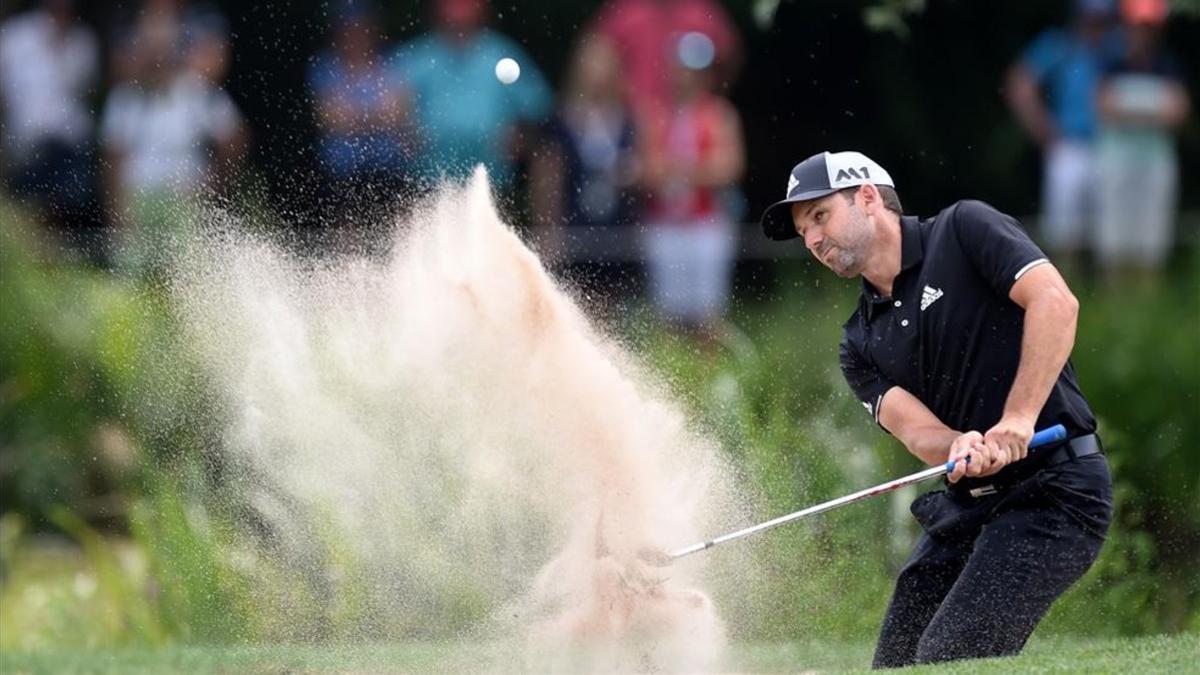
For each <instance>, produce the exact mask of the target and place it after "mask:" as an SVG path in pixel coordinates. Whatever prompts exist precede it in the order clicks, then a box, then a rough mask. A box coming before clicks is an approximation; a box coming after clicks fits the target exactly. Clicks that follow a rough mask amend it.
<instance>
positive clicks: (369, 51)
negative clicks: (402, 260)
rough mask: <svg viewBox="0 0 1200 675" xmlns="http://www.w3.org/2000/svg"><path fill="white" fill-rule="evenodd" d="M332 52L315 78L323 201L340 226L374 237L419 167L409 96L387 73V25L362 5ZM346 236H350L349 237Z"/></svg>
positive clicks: (345, 19)
mask: <svg viewBox="0 0 1200 675" xmlns="http://www.w3.org/2000/svg"><path fill="white" fill-rule="evenodd" d="M335 24H336V25H335V27H334V35H333V45H332V48H330V49H327V50H325V51H322V52H321V53H320V54H318V55H317V58H316V61H315V62H314V63H313V65H312V68H311V70H310V72H309V84H310V86H311V87H312V89H313V91H314V92H315V94H316V106H317V117H318V122H319V125H320V131H319V136H320V140H319V142H320V156H321V168H322V171H323V173H324V174H325V181H324V184H323V185H322V196H323V200H324V201H326V203H327V204H329V205H330V206H332V207H333V209H334V214H335V218H336V219H337V220H338V223H337V225H339V226H343V227H350V228H352V229H353V230H362V232H361V233H360V234H366V233H368V232H369V231H373V230H374V229H375V228H374V226H375V225H378V224H382V222H383V221H384V215H385V209H386V208H388V207H390V206H391V204H392V203H394V201H395V200H396V198H397V196H398V194H399V193H401V192H403V189H404V178H405V177H406V175H407V172H408V170H409V168H410V167H409V162H410V160H411V154H412V150H411V142H412V132H411V128H410V117H411V112H410V102H409V96H408V92H407V91H406V90H405V88H404V87H403V86H402V85H401V83H400V81H399V77H398V74H397V73H396V72H395V71H394V70H393V69H390V68H388V67H387V66H386V64H385V63H384V58H383V56H382V54H381V52H380V49H379V41H380V37H379V33H378V30H379V22H378V19H377V17H376V15H375V14H374V13H373V12H370V11H368V10H367V9H366V8H364V7H363V6H362V5H360V4H356V5H352V6H350V7H349V8H347V9H345V10H343V12H342V14H341V15H340V16H338V17H337V19H336V20H335ZM344 231H345V230H344Z"/></svg>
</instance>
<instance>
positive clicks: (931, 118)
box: [5, 0, 1200, 240]
mask: <svg viewBox="0 0 1200 675" xmlns="http://www.w3.org/2000/svg"><path fill="white" fill-rule="evenodd" d="M19 4H22V5H25V4H28V3H19ZM212 4H213V5H214V6H217V7H219V8H220V9H221V10H222V11H223V13H224V14H225V15H226V16H227V17H228V18H229V21H230V30H231V33H232V35H231V39H232V43H233V55H232V56H233V58H232V63H231V68H230V75H229V80H228V82H227V87H228V89H229V91H230V93H231V95H232V96H233V98H234V100H235V101H236V102H237V103H238V105H239V106H240V107H241V109H242V111H243V113H244V114H245V115H246V118H247V120H248V122H249V124H250V126H251V129H252V131H253V144H252V148H253V150H252V159H253V162H254V164H255V165H256V166H257V167H258V169H259V171H260V172H261V173H262V175H263V177H264V178H265V179H266V182H267V185H268V186H269V194H270V197H271V202H272V203H273V204H274V205H275V206H276V208H277V209H278V210H280V211H281V212H282V214H283V215H284V216H285V218H289V216H290V217H291V218H301V219H303V218H304V217H305V212H306V210H307V209H308V208H310V207H311V206H312V204H311V202H310V200H311V197H310V195H311V194H312V193H313V192H314V191H313V190H311V189H310V188H311V182H312V181H313V180H315V172H314V171H313V167H314V166H315V159H314V156H313V138H314V131H315V127H314V123H313V116H312V106H311V103H312V102H311V99H310V97H309V96H308V95H307V94H306V91H305V73H306V69H307V67H308V64H309V61H310V58H311V57H312V55H313V54H314V53H315V52H316V51H318V50H319V49H320V48H321V47H322V45H323V44H324V42H325V33H326V30H327V26H328V24H329V20H330V16H331V15H332V14H333V13H334V12H335V11H336V8H337V6H338V5H337V3H333V2H318V1H315V0H300V1H295V2H286V1H280V0H276V1H273V2H253V3H243V2H236V1H233V0H221V1H220V2H215V3H212ZM725 4H726V7H727V9H728V10H729V12H730V14H731V15H732V17H733V19H734V21H735V22H737V24H738V25H739V27H740V28H741V32H742V38H743V40H744V48H745V63H744V66H743V68H742V70H741V72H740V76H739V78H738V80H737V81H736V82H735V83H734V84H733V86H732V87H731V90H730V92H729V93H730V96H731V98H732V99H733V101H734V104H735V105H736V107H737V109H738V110H739V112H740V113H741V115H742V122H743V126H744V130H745V135H746V142H747V150H748V160H749V170H748V172H747V175H746V178H745V180H744V182H743V187H744V190H745V192H746V196H747V199H748V200H749V213H748V214H747V217H748V218H754V217H756V216H757V214H758V213H759V211H760V210H761V208H762V207H763V206H764V205H766V204H768V203H770V202H771V201H773V200H775V199H777V198H778V196H779V195H780V194H781V193H782V190H783V187H784V185H785V183H786V181H785V178H784V177H785V176H786V175H787V172H788V170H790V168H791V166H792V165H793V164H795V163H796V162H797V161H799V160H800V159H803V158H804V157H807V156H808V155H810V154H813V153H815V152H819V151H821V150H825V149H829V150H839V149H851V148H853V149H858V150H860V151H863V152H865V153H867V154H868V155H870V156H871V157H873V158H874V159H876V161H879V162H880V163H881V164H883V165H884V166H885V168H887V169H888V171H889V173H891V174H892V177H893V178H894V179H895V180H896V181H897V184H898V187H899V189H900V193H901V196H902V197H903V200H904V203H905V208H906V210H907V211H909V212H912V213H917V214H928V213H931V212H933V211H936V210H938V209H940V208H941V207H943V206H945V205H946V204H948V203H950V202H952V201H954V200H956V199H960V198H963V197H972V198H977V199H983V200H985V201H989V202H992V203H993V204H995V205H997V206H999V207H1000V208H1002V209H1003V210H1006V211H1009V212H1011V213H1014V214H1018V215H1028V214H1034V213H1036V212H1037V210H1038V208H1037V207H1038V193H1039V184H1040V174H1041V170H1040V162H1039V157H1038V152H1037V148H1036V147H1035V146H1034V145H1033V144H1032V143H1031V142H1030V141H1029V140H1028V139H1027V138H1026V137H1025V135H1024V134H1023V133H1022V131H1021V130H1020V128H1019V127H1018V126H1017V124H1016V122H1015V120H1014V119H1013V117H1012V116H1011V115H1010V113H1009V111H1008V109H1007V106H1006V105H1005V103H1004V100H1003V97H1002V92H1001V85H1002V82H1003V77H1004V72H1005V70H1006V68H1007V67H1008V66H1009V64H1010V63H1011V62H1012V60H1013V59H1014V58H1016V57H1017V55H1018V54H1019V53H1020V52H1021V50H1022V49H1023V48H1024V47H1025V45H1027V44H1028V43H1029V42H1030V41H1031V40H1032V39H1033V37H1034V36H1035V35H1037V33H1038V32H1039V31H1041V30H1042V29H1044V28H1047V27H1051V26H1060V25H1063V24H1064V23H1065V22H1066V21H1067V20H1068V19H1069V16H1070V3H1069V2H1063V1H1060V2H993V1H989V0H960V1H952V0H932V1H930V2H928V3H924V4H925V6H924V8H923V9H918V10H916V11H914V12H911V13H905V12H903V11H902V9H901V10H897V15H898V16H899V17H900V18H901V19H902V22H903V23H902V25H901V30H899V31H892V30H886V29H882V30H877V29H872V28H870V27H869V26H868V25H867V21H866V19H865V14H866V12H868V11H871V10H891V9H894V8H896V7H900V8H902V7H903V6H905V5H912V4H916V5H920V4H922V3H919V2H918V3H911V2H909V3H905V2H886V1H882V0H876V1H875V2H863V1H858V2H853V1H852V2H845V1H839V0H812V1H806V2H788V1H787V0H784V1H783V2H781V3H780V5H779V7H778V9H777V11H776V13H775V18H774V22H773V24H772V25H771V26H770V27H769V28H767V29H760V28H759V27H757V26H756V25H755V23H754V20H753V17H752V5H753V3H752V2H746V1H739V2H727V3H725ZM1175 4H1176V9H1181V8H1183V9H1186V5H1187V3H1175ZM600 5H601V3H600V2H595V1H592V2H558V1H554V0H519V1H511V0H510V1H507V2H505V1H496V2H493V3H492V12H493V16H494V17H495V20H494V21H493V23H492V25H493V27H495V28H498V29H500V30H501V31H503V32H505V33H506V34H508V35H509V36H511V37H513V38H514V39H516V40H517V41H519V42H521V43H522V44H523V45H524V46H525V47H526V48H527V50H528V52H529V53H530V54H531V55H532V56H533V58H535V59H536V60H537V67H538V68H540V69H541V70H542V71H543V72H544V73H545V74H546V76H547V77H548V78H549V80H550V81H551V83H552V84H554V85H555V86H557V85H558V83H559V82H560V79H561V76H562V71H563V68H564V66H565V64H566V63H567V56H568V54H569V53H570V50H571V48H572V46H573V44H574V43H575V41H576V39H577V38H578V37H579V35H580V32H581V31H582V30H583V28H584V27H585V26H586V25H587V22H588V20H589V19H590V17H591V16H592V15H593V14H594V13H595V11H596V9H597V8H598V7H599V6H600ZM137 6H138V3H136V2H114V3H108V2H104V3H101V2H84V3H81V5H80V7H79V13H80V14H81V15H82V16H83V17H84V18H85V19H86V20H87V21H88V22H89V23H91V24H92V25H93V26H94V27H96V28H97V29H98V31H99V33H100V36H101V43H102V47H103V48H104V49H105V50H106V51H107V50H109V49H111V47H112V39H113V36H114V35H115V34H116V27H117V26H118V25H119V24H120V22H121V21H122V20H126V19H127V17H129V16H130V15H131V13H132V12H133V11H135V10H136V8H137ZM377 6H378V8H379V14H380V18H381V20H382V21H383V23H384V25H383V31H384V33H385V35H386V36H387V38H389V39H390V40H392V41H399V40H404V39H406V38H408V37H411V36H413V35H415V34H417V33H419V32H422V31H423V30H425V29H426V26H427V23H428V22H427V20H426V19H427V3H422V2H413V1H411V0H409V1H405V2H394V3H379V4H378V5H377ZM12 9H15V8H14V7H11V6H10V5H9V3H6V7H5V10H6V12H5V13H11V11H12ZM1198 29H1200V20H1198V19H1197V18H1196V14H1195V11H1194V10H1192V11H1176V12H1174V13H1173V15H1172V17H1171V19H1170V20H1169V22H1168V27H1167V40H1166V42H1167V44H1168V46H1169V47H1170V48H1171V49H1172V50H1173V51H1174V53H1175V55H1176V57H1177V58H1178V59H1179V60H1180V62H1181V63H1182V64H1183V66H1184V69H1185V71H1186V73H1187V77H1188V82H1189V87H1188V89H1189V91H1190V92H1192V94H1193V98H1196V96H1195V94H1196V92H1197V91H1200V86H1198V84H1200V82H1198V77H1200V67H1198V66H1200V40H1197V39H1195V38H1196V37H1197V36H1200V31H1198ZM102 96H103V92H102V91H101V92H97V106H99V104H100V102H101V101H102ZM1196 104H1197V101H1193V108H1195V106H1196ZM97 109H98V108H97ZM1179 149H1180V156H1181V177H1182V182H1181V190H1180V206H1181V208H1182V209H1184V210H1194V209H1197V208H1200V191H1197V190H1196V189H1194V188H1195V186H1196V185H1197V179H1196V176H1197V175H1200V115H1198V114H1196V112H1195V110H1193V114H1192V116H1191V119H1190V120H1189V122H1188V123H1187V125H1186V126H1185V127H1184V129H1183V130H1182V131H1181V133H1180V135H1179ZM1194 236H1195V233H1194V232H1190V231H1186V232H1181V237H1182V238H1183V239H1185V240H1190V239H1193V238H1194Z"/></svg>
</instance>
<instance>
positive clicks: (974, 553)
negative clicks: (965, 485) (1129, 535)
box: [874, 454, 1112, 668]
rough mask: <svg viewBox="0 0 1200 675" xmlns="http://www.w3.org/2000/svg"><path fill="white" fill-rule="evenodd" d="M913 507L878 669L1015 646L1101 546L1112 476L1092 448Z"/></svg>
mask: <svg viewBox="0 0 1200 675" xmlns="http://www.w3.org/2000/svg"><path fill="white" fill-rule="evenodd" d="M912 512H913V515H914V516H916V518H917V520H918V521H920V523H921V526H922V527H923V528H924V530H925V532H924V533H923V534H922V535H921V538H920V540H919V541H918V542H917V546H916V549H915V550H914V551H913V554H912V556H911V557H910V558H909V560H908V562H907V563H906V564H905V565H904V568H903V569H902V570H901V571H900V577H899V579H898V580H897V581H896V590H895V593H894V594H893V596H892V602H891V605H890V606H889V607H888V611H887V615H886V616H885V617H884V621H883V630H882V631H881V634H880V636H879V645H878V647H877V648H876V650H875V663H874V666H875V667H876V668H894V667H901V666H907V665H912V664H914V663H930V662H937V661H950V660H953V659H967V658H980V657H988V656H1004V655H1009V654H1016V653H1017V652H1019V651H1021V648H1022V647H1024V646H1025V641H1026V640H1027V639H1028V638H1029V635H1030V634H1031V633H1032V632H1033V629H1034V627H1035V626H1036V625H1037V623H1038V622H1039V621H1040V620H1041V619H1042V617H1043V616H1044V615H1045V614H1046V610H1048V609H1050V605H1051V604H1052V603H1053V602H1054V601H1055V599H1057V598H1058V596H1059V595H1061V594H1062V593H1063V591H1065V590H1067V588H1068V587H1069V586H1070V585H1071V584H1073V583H1074V582H1075V581H1076V580H1077V579H1079V577H1081V576H1083V573H1084V572H1086V571H1087V569H1088V568H1089V567H1091V565H1092V562H1093V561H1094V560H1095V559H1096V555H1097V554H1098V553H1099V552H1100V547H1101V545H1102V544H1103V543H1104V537H1105V534H1106V533H1107V531H1108V524H1109V521H1110V520H1111V519H1112V481H1111V479H1110V477H1109V474H1108V464H1107V462H1106V460H1105V458H1104V456H1103V455H1101V454H1096V455H1091V456H1088V457H1081V458H1079V459H1074V460H1071V461H1067V462H1063V463H1062V464H1057V465H1055V466H1051V467H1047V468H1045V469H1043V470H1041V471H1040V472H1038V473H1036V474H1034V475H1033V476H1031V477H1029V478H1027V479H1025V480H1023V481H1021V482H1019V483H1016V484H1014V485H1011V486H1009V487H1007V489H1002V490H1001V491H1000V492H999V493H997V494H993V495H987V496H983V497H978V498H976V497H970V496H967V495H959V494H955V493H952V492H948V491H937V492H930V493H928V494H924V495H922V496H920V497H918V498H917V499H916V501H914V502H913V504H912Z"/></svg>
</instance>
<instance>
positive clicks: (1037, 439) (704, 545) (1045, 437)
mask: <svg viewBox="0 0 1200 675" xmlns="http://www.w3.org/2000/svg"><path fill="white" fill-rule="evenodd" d="M1066 437H1067V430H1066V428H1065V427H1063V425H1061V424H1056V425H1054V426H1052V427H1048V428H1046V429H1043V430H1041V431H1039V432H1037V433H1036V434H1034V435H1033V438H1032V439H1031V440H1030V441H1029V449H1030V450H1032V449H1034V448H1036V447H1038V446H1041V445H1045V444H1047V443H1053V442H1055V441H1061V440H1063V439H1065V438H1066ZM953 470H954V462H946V463H945V464H939V465H937V466H931V467H929V468H928V469H925V470H924V471H918V472H916V473H914V474H910V475H907V476H904V477H903V478H897V479H895V480H890V481H888V482H886V483H881V484H879V485H876V486H875V487H869V488H867V489H865V490H859V491H858V492H855V493H854V494H849V495H846V496H845V497H838V498H837V499H831V500H829V501H827V502H822V503H820V504H817V505H816V506H810V507H808V508H807V509H802V510H800V511H796V512H795V513H789V514H787V515H786V516H780V517H778V518H775V519H773V520H768V521H766V522H765V523H759V524H758V525H753V526H751V527H747V528H745V529H741V530H738V531H736V532H730V533H729V534H723V535H721V536H719V537H716V538H715V539H709V540H708V541H702V542H700V543H698V544H692V545H691V546H687V547H684V548H681V549H679V550H677V551H673V552H672V553H671V554H670V556H671V558H672V559H676V558H682V557H683V556H685V555H691V554H693V553H698V552H700V551H703V550H705V549H708V548H712V547H713V546H716V545H717V544H723V543H725V542H727V541H733V540H734V539H741V538H742V537H745V536H748V535H751V534H754V533H755V532H762V531H763V530H769V529H771V528H772V527H775V526H777V525H783V524H784V523H790V522H792V521H793V520H799V519H800V518H804V517H806V516H811V515H815V514H818V513H823V512H825V511H829V510H831V509H836V508H837V507H839V506H845V505H846V504H850V503H852V502H856V501H858V500H860V499H866V498H868V497H874V496H875V495H879V494H883V493H885V492H891V491H892V490H896V489H899V488H902V487H904V486H905V485H913V484H915V483H920V482H921V481H925V480H929V479H930V478H936V477H938V476H944V475H946V474H947V473H949V472H951V471H953Z"/></svg>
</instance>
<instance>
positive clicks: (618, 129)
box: [530, 35, 637, 300]
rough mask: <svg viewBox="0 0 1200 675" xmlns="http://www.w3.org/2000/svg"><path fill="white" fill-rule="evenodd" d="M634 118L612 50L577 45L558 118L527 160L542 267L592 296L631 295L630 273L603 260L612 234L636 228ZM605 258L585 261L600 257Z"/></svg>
mask: <svg viewBox="0 0 1200 675" xmlns="http://www.w3.org/2000/svg"><path fill="white" fill-rule="evenodd" d="M635 141H636V138H635V134H634V125H633V115H632V113H631V111H630V110H629V107H628V106H627V105H626V103H625V99H624V85H623V83H622V81H621V69H620V61H619V57H618V56H617V52H616V48H615V45H614V44H613V43H612V42H611V41H609V40H608V39H607V38H605V37H603V36H600V35H588V36H585V37H584V38H583V39H582V40H580V41H579V43H578V45H577V46H576V48H575V52H574V54H573V55H572V58H571V63H570V66H569V70H568V73H567V79H566V86H565V87H564V89H563V91H562V94H561V103H560V105H559V109H558V112H557V113H556V114H555V115H554V118H553V119H552V120H551V121H550V123H549V124H548V125H547V129H546V138H545V141H544V142H543V143H542V145H541V146H540V147H539V148H538V149H537V150H536V151H535V152H533V153H532V159H531V160H530V177H531V188H532V195H531V200H530V201H531V206H532V215H533V218H534V219H535V222H536V226H537V228H538V232H537V235H538V248H539V249H540V252H541V254H542V258H543V260H546V261H547V262H551V263H555V262H557V263H560V265H561V271H562V272H563V273H564V275H565V276H566V277H567V278H568V279H570V280H572V281H573V282H575V283H577V284H579V285H580V286H581V287H582V289H583V290H585V291H586V292H587V293H588V295H589V296H591V297H594V296H596V295H602V296H604V297H605V299H606V300H611V299H616V297H617V296H619V295H627V294H629V293H630V292H631V291H632V289H631V288H629V287H628V286H629V284H628V283H627V281H628V279H627V278H628V277H629V276H630V274H632V272H633V270H631V269H629V265H628V263H622V262H620V261H616V260H606V259H603V254H604V253H605V251H598V250H596V249H597V248H598V247H603V246H605V245H606V243H607V242H609V241H610V239H611V237H613V236H620V235H619V234H618V232H617V231H614V230H611V229H595V230H594V229H590V228H623V227H627V226H629V225H631V224H632V223H633V218H634V208H635V206H636V205H635V203H634V194H633V190H632V188H633V183H634V180H635V178H636V173H637V153H636V150H637V146H636V143H635ZM597 254H599V256H598V257H599V258H600V259H596V257H592V258H591V259H588V258H587V256H589V255H590V256H597Z"/></svg>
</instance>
